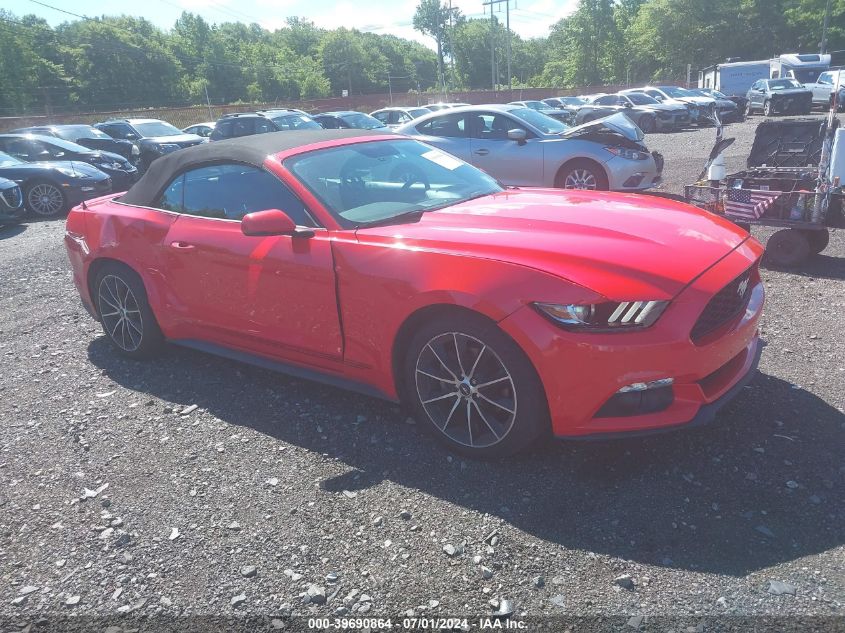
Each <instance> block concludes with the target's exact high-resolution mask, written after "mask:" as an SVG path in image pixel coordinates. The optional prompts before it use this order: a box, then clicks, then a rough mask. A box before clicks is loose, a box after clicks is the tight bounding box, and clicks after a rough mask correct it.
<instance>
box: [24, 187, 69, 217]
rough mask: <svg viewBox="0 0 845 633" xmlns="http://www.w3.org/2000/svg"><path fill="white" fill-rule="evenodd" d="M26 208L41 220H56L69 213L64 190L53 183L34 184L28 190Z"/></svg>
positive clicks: (25, 197)
mask: <svg viewBox="0 0 845 633" xmlns="http://www.w3.org/2000/svg"><path fill="white" fill-rule="evenodd" d="M24 202H25V203H26V208H27V210H29V212H30V213H33V214H35V215H37V216H38V217H41V218H54V217H56V216H57V215H61V214H62V213H64V212H65V211H67V198H66V197H65V194H64V193H63V192H62V190H61V189H60V188H59V187H57V186H56V185H54V184H53V183H51V182H47V181H41V182H34V183H32V184H30V185H29V186H28V187H27V188H26V195H25V196H24Z"/></svg>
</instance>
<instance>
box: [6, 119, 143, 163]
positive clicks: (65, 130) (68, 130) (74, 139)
mask: <svg viewBox="0 0 845 633" xmlns="http://www.w3.org/2000/svg"><path fill="white" fill-rule="evenodd" d="M11 133H13V134H38V135H39V136H55V137H56V138H61V139H64V140H66V141H70V142H71V143H76V144H77V145H82V146H83V147H87V148H88V149H96V150H101V151H104V152H112V153H113V154H120V155H121V156H123V157H124V158H125V159H126V160H130V161H132V162H135V161H136V160H138V155H139V154H140V151H139V150H138V146H137V145H136V144H135V143H133V142H132V141H129V140H125V139H115V138H112V137H111V136H109V135H108V134H106V133H105V132H103V131H102V130H98V129H97V128H95V127H94V126H93V125H78V124H71V125H42V126H36V127H24V128H20V129H17V130H12V132H11Z"/></svg>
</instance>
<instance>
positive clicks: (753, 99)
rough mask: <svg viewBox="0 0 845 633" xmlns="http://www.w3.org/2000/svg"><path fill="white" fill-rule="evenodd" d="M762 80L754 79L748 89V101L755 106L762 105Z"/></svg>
mask: <svg viewBox="0 0 845 633" xmlns="http://www.w3.org/2000/svg"><path fill="white" fill-rule="evenodd" d="M762 87H763V82H762V80H761V81H755V82H754V83H753V84H752V85H751V88H750V89H749V90H748V102H749V103H750V104H751V105H752V106H753V107H755V108H758V107H760V106H762V105H763V98H762V97H763V92H762Z"/></svg>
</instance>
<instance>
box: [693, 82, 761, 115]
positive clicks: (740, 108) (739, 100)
mask: <svg viewBox="0 0 845 633" xmlns="http://www.w3.org/2000/svg"><path fill="white" fill-rule="evenodd" d="M697 90H698V91H699V92H703V93H705V94H707V95H709V96H711V97H713V98H714V99H716V100H717V102H718V100H719V99H727V100H728V101H733V102H734V103H735V104H736V109H737V120H742V119H743V118H744V117H745V109H746V106H747V105H748V99H746V98H745V97H744V96H741V95H728V94H725V93H724V92H722V91H720V90H714V89H713V88H698V89H697Z"/></svg>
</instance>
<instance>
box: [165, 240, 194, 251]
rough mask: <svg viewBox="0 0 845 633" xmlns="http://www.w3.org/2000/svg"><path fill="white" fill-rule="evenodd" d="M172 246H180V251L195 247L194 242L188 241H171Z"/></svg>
mask: <svg viewBox="0 0 845 633" xmlns="http://www.w3.org/2000/svg"><path fill="white" fill-rule="evenodd" d="M170 246H171V247H172V248H178V249H179V250H180V251H190V250H192V249H193V248H194V245H193V244H188V243H187V242H170Z"/></svg>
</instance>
